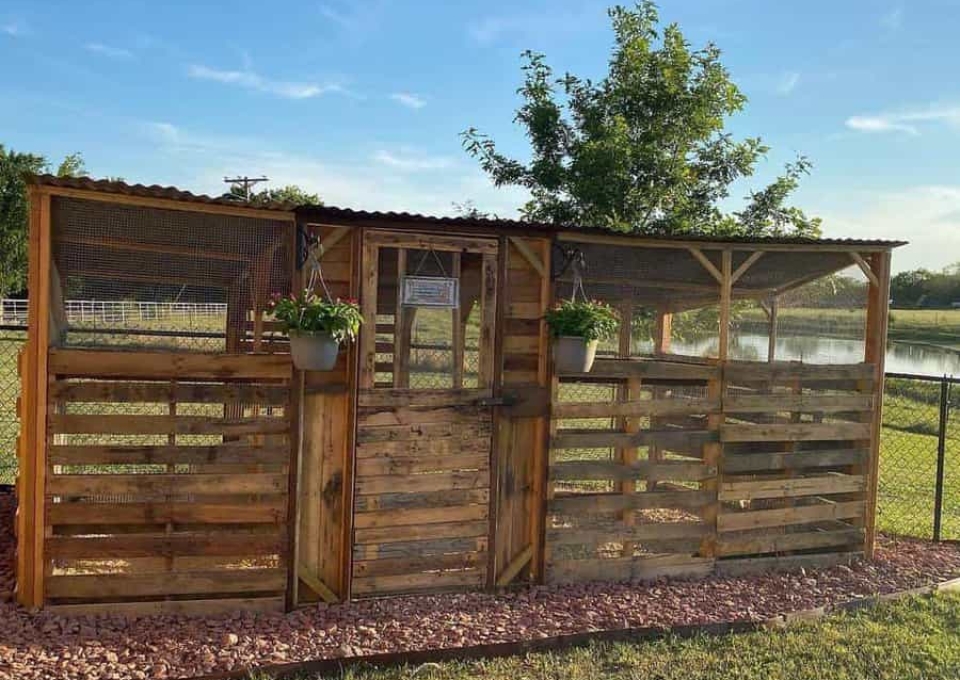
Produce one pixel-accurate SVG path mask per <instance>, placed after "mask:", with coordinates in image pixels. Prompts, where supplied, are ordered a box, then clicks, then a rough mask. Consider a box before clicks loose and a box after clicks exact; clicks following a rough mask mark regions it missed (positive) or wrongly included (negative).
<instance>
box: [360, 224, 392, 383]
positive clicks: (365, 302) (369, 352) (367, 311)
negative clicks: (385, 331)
mask: <svg viewBox="0 0 960 680" xmlns="http://www.w3.org/2000/svg"><path fill="white" fill-rule="evenodd" d="M362 252H363V254H362V256H361V259H360V285H361V292H360V311H361V313H362V314H363V325H362V326H361V327H360V389H371V388H372V387H373V384H374V382H375V380H376V370H377V274H378V272H377V269H378V267H377V260H378V259H379V249H378V248H377V246H376V245H375V244H372V243H366V242H364V244H363V251H362ZM394 332H396V327H394ZM394 349H396V348H394Z"/></svg>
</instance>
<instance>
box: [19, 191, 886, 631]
mask: <svg viewBox="0 0 960 680" xmlns="http://www.w3.org/2000/svg"><path fill="white" fill-rule="evenodd" d="M30 198H31V220H30V240H29V259H30V274H29V294H30V301H29V341H28V343H27V345H26V348H25V350H24V352H23V355H22V357H21V362H20V373H21V383H22V394H21V399H20V416H21V431H20V439H19V456H20V468H19V478H18V483H17V491H18V518H17V536H18V554H17V597H18V600H19V601H20V602H21V603H22V604H24V605H27V606H37V607H46V608H51V609H56V610H58V611H62V612H66V613H79V612H90V611H111V612H119V613H144V612H146V613H151V612H188V613H189V612H202V613H210V612H215V611H224V610H232V609H239V608H249V609H258V610H277V609H284V608H292V607H296V606H300V605H303V604H306V603H310V602H315V601H318V600H325V601H337V600H345V599H351V598H360V597H372V596H388V595H394V594H399V593H426V592H436V591H442V590H482V589H495V588H498V587H503V586H507V585H512V584H522V583H540V582H546V583H564V582H578V581H585V580H636V579H646V578H654V577H659V576H684V577H691V576H702V575H706V574H710V573H715V572H720V573H743V572H748V571H753V570H762V569H768V568H774V567H782V566H792V565H817V564H827V563H832V562H837V561H842V560H848V559H851V558H852V557H854V556H858V555H866V556H870V555H871V554H872V551H873V545H874V533H875V508H876V489H877V470H878V467H877V465H878V438H879V425H880V404H881V396H882V385H883V384H882V380H881V376H882V374H883V358H884V352H885V337H886V324H887V299H888V294H889V292H888V291H889V279H890V252H891V249H892V248H893V247H895V246H897V245H899V244H898V243H892V242H881V241H838V240H822V241H814V240H802V239H774V238H769V239H756V240H742V239H726V240H724V239H718V240H709V239H699V238H687V239H677V238H674V239H664V238H651V237H639V236H627V235H621V234H613V233H608V232H605V231H602V230H596V229H587V228H583V229H573V228H558V227H555V226H551V225H543V224H528V223H521V222H510V221H501V220H498V221H490V220H474V219H466V218H456V219H452V218H430V217H423V216H415V215H407V214H394V213H368V212H355V211H350V210H340V209H336V208H328V207H314V206H298V207H289V206H265V207H260V208H254V207H250V206H248V205H245V204H242V203H241V204H238V203H236V202H232V201H228V200H224V199H211V198H208V197H204V196H195V195H193V194H189V193H187V192H182V191H178V190H175V189H162V188H159V187H143V186H139V185H137V186H130V185H126V184H122V183H118V182H100V181H90V180H65V179H58V178H53V177H46V176H44V177H37V178H35V179H34V181H33V182H32V185H31V189H30ZM314 240H316V241H319V244H320V249H319V250H318V251H316V252H318V253H319V255H318V257H319V261H320V265H321V271H322V276H323V282H324V284H325V285H326V287H327V288H328V289H329V291H330V294H331V295H333V296H337V297H343V298H347V297H353V298H358V299H359V300H360V305H361V308H362V312H363V317H364V325H363V327H362V330H361V336H360V338H359V340H358V342H356V343H354V344H352V345H350V346H349V347H348V348H347V349H346V350H344V351H342V352H341V354H340V356H339V359H338V362H337V365H336V367H335V368H334V369H333V370H332V371H327V372H304V371H299V370H297V369H296V368H295V367H294V366H293V364H292V362H291V360H290V354H289V342H288V340H287V338H286V337H285V336H284V334H283V333H282V332H281V330H280V328H279V326H278V324H277V323H276V322H275V321H274V320H273V319H272V318H271V317H270V316H269V314H268V313H267V302H268V300H269V298H270V296H271V295H272V294H274V293H282V294H286V293H289V292H291V291H296V290H299V289H301V288H302V287H303V285H304V282H305V281H306V279H307V276H306V272H305V268H304V267H303V266H302V265H303V261H304V257H303V250H304V245H305V244H307V243H310V242H312V241H314ZM573 256H576V257H577V258H580V259H582V261H583V262H585V263H586V269H585V271H584V273H583V279H582V280H583V283H584V285H585V286H586V288H587V289H588V290H589V292H590V295H591V296H592V297H596V298H600V299H603V300H605V301H607V302H609V303H610V304H611V305H613V306H615V307H616V308H617V310H619V313H620V317H621V324H620V329H621V331H620V337H619V338H618V339H616V340H615V341H613V342H608V343H607V344H606V345H604V346H602V347H601V356H600V358H599V359H598V360H597V362H596V364H595V366H594V368H593V370H592V371H590V372H589V373H574V374H557V373H556V372H555V371H554V370H553V362H552V360H551V352H550V347H551V340H550V338H549V337H548V331H547V328H546V325H545V322H544V313H545V311H546V310H547V309H548V308H549V307H550V306H551V305H552V304H553V303H554V301H555V300H557V299H560V298H561V297H563V296H566V295H567V294H568V292H569V290H570V286H571V285H572V280H571V274H570V270H569V267H567V266H565V264H566V263H567V262H568V261H569V260H570V258H571V257H573ZM848 268H852V270H853V271H854V272H856V273H857V275H858V276H860V277H861V278H862V279H863V282H864V286H863V291H864V295H863V300H862V303H863V304H862V309H861V310H860V311H861V314H860V315H859V316H857V317H856V318H857V319H859V321H860V325H861V328H862V334H861V340H862V341H863V345H862V346H863V350H862V352H863V353H862V356H861V357H858V358H857V359H856V360H855V361H847V362H846V363H837V362H836V361H824V362H820V363H817V362H811V361H786V360H783V359H782V358H781V357H778V356H777V352H778V351H779V350H778V347H779V346H780V345H781V343H780V342H779V341H778V338H777V329H778V328H780V326H781V324H780V323H779V322H778V314H779V313H780V312H779V310H780V303H781V301H783V300H786V299H788V298H789V296H790V295H791V292H792V291H796V290H798V289H801V288H802V287H803V286H806V285H809V284H810V283H811V282H814V281H816V280H818V279H822V278H823V277H826V276H829V275H831V274H833V273H835V272H838V271H841V270H845V269H848ZM69 300H87V301H93V302H92V303H91V307H90V309H91V310H92V311H91V312H90V314H88V315H85V316H82V317H78V316H77V315H76V314H74V313H69V314H68V313H67V312H66V311H65V310H66V309H67V307H68V305H66V304H65V303H66V301H69ZM97 302H99V303H100V306H99V307H98V306H97V304H96V303H97ZM145 303H157V304H156V305H153V306H148V305H145ZM749 305H753V308H754V311H756V310H762V317H761V318H762V319H763V322H764V323H765V324H767V328H768V332H767V335H766V337H767V340H768V344H767V346H765V347H763V348H762V350H763V351H760V352H758V351H756V348H754V350H753V353H752V354H749V356H746V357H745V356H741V355H742V354H743V351H742V350H743V348H742V347H740V346H739V345H738V344H737V336H736V334H735V332H734V330H735V328H734V327H735V325H736V319H738V318H740V315H741V313H742V312H743V310H744V309H745V306H749ZM75 307H76V305H73V306H70V309H74V308H75ZM97 310H100V311H99V312H97ZM144 310H147V311H144ZM698 310H700V311H698ZM703 310H707V312H708V313H703V314H701V312H703ZM691 314H694V315H696V314H701V316H700V317H697V318H700V324H701V327H702V326H703V325H704V323H705V324H706V327H707V328H708V329H709V330H710V333H709V335H710V337H709V338H708V340H707V341H705V344H703V343H702V346H699V348H698V347H694V346H690V345H689V344H684V343H682V342H680V341H679V340H678V337H679V336H678V331H677V328H678V324H679V323H680V321H681V320H683V319H687V318H688V317H689V316H690V315H691ZM684 315H686V316H684ZM703 319H706V322H704V321H703ZM683 323H687V322H686V321H683ZM681 345H683V346H682V347H681Z"/></svg>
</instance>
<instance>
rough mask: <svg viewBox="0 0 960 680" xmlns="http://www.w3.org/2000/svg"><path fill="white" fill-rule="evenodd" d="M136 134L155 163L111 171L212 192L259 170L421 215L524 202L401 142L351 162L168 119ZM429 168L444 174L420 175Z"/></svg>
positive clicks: (497, 209)
mask: <svg viewBox="0 0 960 680" xmlns="http://www.w3.org/2000/svg"><path fill="white" fill-rule="evenodd" d="M138 131H139V135H140V139H141V140H145V141H146V144H145V146H144V148H143V149H142V154H152V157H154V158H155V159H156V161H157V162H156V163H155V164H154V166H153V170H152V171H151V172H152V173H153V174H152V175H151V176H147V177H140V176H138V173H139V172H142V168H132V169H127V168H123V167H118V168H116V170H115V172H116V173H117V174H119V175H122V176H124V177H127V178H130V179H131V180H134V181H137V180H139V181H146V182H148V183H154V182H161V183H169V184H173V185H175V186H180V187H182V188H184V189H189V190H191V191H199V192H206V193H209V194H213V195H216V194H220V193H222V192H223V191H224V190H225V186H224V184H223V177H224V176H228V175H234V174H237V173H245V174H248V175H253V174H263V175H265V176H267V177H269V178H270V184H271V186H284V185H286V184H296V185H298V186H300V187H302V188H304V189H306V190H307V191H311V192H315V193H317V194H319V195H320V196H321V197H322V198H323V200H324V202H325V203H326V204H328V205H336V206H342V207H351V208H357V209H362V210H384V211H407V212H416V213H423V214H427V215H450V214H452V213H453V207H452V204H453V203H454V202H457V203H463V202H464V201H466V200H468V199H471V200H473V202H474V203H475V204H476V206H477V208H478V209H480V210H483V211H487V212H491V213H495V214H498V215H501V216H503V217H512V216H515V215H516V214H517V208H518V207H519V206H521V205H522V204H523V203H524V202H525V201H526V200H527V193H526V192H525V191H523V190H521V189H516V188H512V187H510V188H497V187H495V186H493V184H492V183H491V182H490V181H489V179H488V178H487V177H486V176H485V175H484V174H483V173H482V172H481V171H480V169H479V168H477V167H475V166H473V165H467V164H462V165H460V164H457V163H455V162H454V160H453V159H451V158H447V157H442V156H430V155H425V154H424V153H422V152H417V151H416V150H414V149H410V148H406V147H404V148H401V149H400V150H398V151H395V152H387V151H383V152H380V153H376V154H374V155H373V156H372V157H367V158H361V159H359V160H356V161H350V160H346V161H343V160H337V161H328V160H325V159H319V158H314V157H309V156H305V155H302V154H300V153H291V152H287V151H284V150H279V149H277V148H275V147H273V146H272V145H271V144H270V143H269V142H266V141H264V140H262V139H257V138H254V137H232V136H228V135H222V134H219V133H217V134H206V133H197V132H194V131H191V130H188V129H185V128H182V127H179V126H177V125H175V124H173V123H171V122H168V121H152V122H145V123H141V124H140V125H139V127H138ZM398 163H399V164H398ZM161 168H166V170H163V169H161ZM433 169H438V170H439V169H444V170H445V172H424V171H426V170H433Z"/></svg>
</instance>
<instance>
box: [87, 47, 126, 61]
mask: <svg viewBox="0 0 960 680" xmlns="http://www.w3.org/2000/svg"><path fill="white" fill-rule="evenodd" d="M83 49H85V50H87V51H88V52H95V53H96V54H102V55H103V56H105V57H110V58H111V59H132V58H133V52H131V51H130V50H127V49H124V48H122V47H112V46H111V45H104V44H103V43H87V44H86V45H84V46H83Z"/></svg>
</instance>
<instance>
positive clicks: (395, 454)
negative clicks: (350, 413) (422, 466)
mask: <svg viewBox="0 0 960 680" xmlns="http://www.w3.org/2000/svg"><path fill="white" fill-rule="evenodd" d="M489 451H490V437H489V436H483V437H473V438H469V437H468V438H454V437H445V438H440V439H429V438H418V439H408V440H401V441H375V442H368V443H362V444H358V445H357V459H358V460H363V459H368V458H369V459H376V458H397V459H401V458H403V459H407V458H419V457H432V456H457V455H467V454H477V453H484V452H489Z"/></svg>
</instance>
